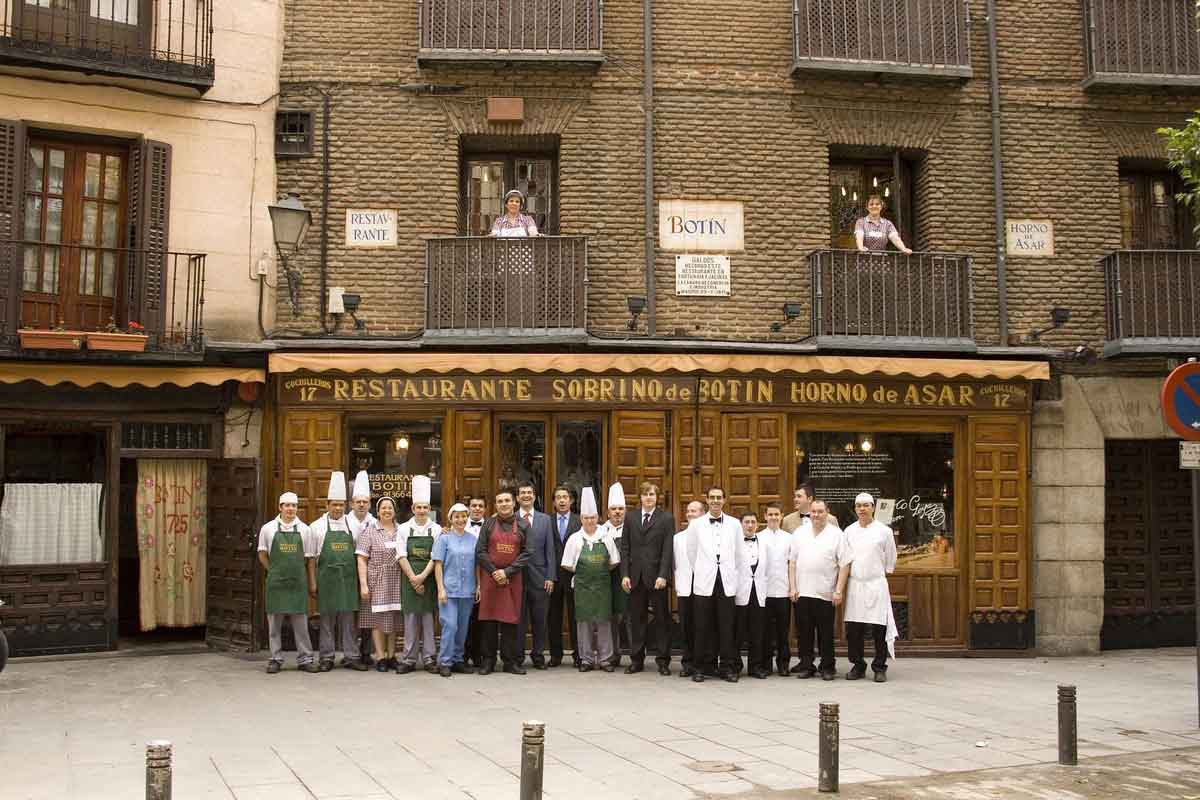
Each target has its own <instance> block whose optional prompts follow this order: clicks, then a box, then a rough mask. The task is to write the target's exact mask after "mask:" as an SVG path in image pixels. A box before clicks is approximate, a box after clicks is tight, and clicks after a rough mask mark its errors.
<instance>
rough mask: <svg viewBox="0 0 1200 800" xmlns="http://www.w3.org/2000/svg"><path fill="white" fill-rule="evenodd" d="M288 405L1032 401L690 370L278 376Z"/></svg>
mask: <svg viewBox="0 0 1200 800" xmlns="http://www.w3.org/2000/svg"><path fill="white" fill-rule="evenodd" d="M279 387H280V400H281V402H283V403H286V404H302V405H304V404H338V405H340V404H352V405H369V404H372V403H402V402H410V403H411V402H417V403H435V404H456V403H471V404H479V403H487V404H489V405H498V406H507V405H516V404H522V405H528V404H530V403H535V404H541V405H547V406H555V405H564V406H568V405H569V406H587V405H622V404H628V403H644V404H647V405H693V404H695V403H697V402H698V403H700V404H701V405H714V404H715V405H747V406H805V407H816V408H847V409H857V408H921V409H942V410H946V411H953V410H964V409H978V410H981V411H987V410H998V409H1004V410H1010V411H1019V410H1024V409H1027V408H1028V407H1029V388H1028V384H1026V383H1025V382H1023V381H1011V382H1003V383H1001V382H997V383H988V382H985V381H937V380H907V381H906V380H894V381H892V380H882V379H875V378H866V377H864V378H842V377H838V378H833V377H825V376H823V375H821V376H815V377H808V376H803V375H800V376H794V377H780V376H777V375H760V376H745V375H738V376H729V377H723V376H709V377H700V378H697V377H695V376H689V375H624V374H617V375H591V374H588V375H575V374H566V373H553V372H552V373H544V374H539V375H519V374H518V375H503V376H491V375H441V376H434V377H425V376H412V375H401V374H393V375H371V374H368V375H344V376H337V377H330V376H327V375H307V374H303V373H294V374H291V375H287V376H283V377H281V379H280V382H279Z"/></svg>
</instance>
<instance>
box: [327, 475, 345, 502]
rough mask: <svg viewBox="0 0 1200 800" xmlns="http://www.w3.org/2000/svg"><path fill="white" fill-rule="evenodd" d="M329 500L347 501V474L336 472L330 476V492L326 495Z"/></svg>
mask: <svg viewBox="0 0 1200 800" xmlns="http://www.w3.org/2000/svg"><path fill="white" fill-rule="evenodd" d="M325 499H327V500H343V501H344V500H345V499H346V473H344V472H335V473H333V474H332V475H330V476H329V492H328V493H326V495H325Z"/></svg>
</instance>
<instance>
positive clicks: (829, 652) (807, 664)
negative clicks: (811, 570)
mask: <svg viewBox="0 0 1200 800" xmlns="http://www.w3.org/2000/svg"><path fill="white" fill-rule="evenodd" d="M833 615H834V609H833V603H831V602H829V601H828V600H822V599H820V598H819V597H801V598H799V599H798V600H796V655H798V656H799V657H800V666H801V667H802V668H804V669H813V668H814V667H813V637H814V636H815V637H816V640H817V652H818V653H820V655H821V663H820V664H819V665H817V666H816V669H817V671H818V672H833V671H834V669H835V667H834V656H833ZM853 624H855V623H853V622H847V623H846V636H847V638H848V637H849V636H850V626H851V625H853ZM861 647H862V639H861V638H860V639H859V648H860V649H859V655H862V649H861Z"/></svg>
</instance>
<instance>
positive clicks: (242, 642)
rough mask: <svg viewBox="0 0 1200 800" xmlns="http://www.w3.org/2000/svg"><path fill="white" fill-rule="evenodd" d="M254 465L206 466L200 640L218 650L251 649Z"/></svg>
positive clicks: (231, 462) (255, 502)
mask: <svg viewBox="0 0 1200 800" xmlns="http://www.w3.org/2000/svg"><path fill="white" fill-rule="evenodd" d="M258 497H259V491H258V461H257V460H255V459H252V458H240V459H222V460H213V461H210V462H208V553H207V559H208V576H207V582H208V588H207V593H208V625H207V627H206V628H205V632H204V638H205V641H207V642H208V645H209V646H210V647H214V648H216V649H218V650H235V651H241V652H248V651H251V650H254V649H255V636H254V608H255V596H254V587H255V580H254V575H255V565H256V564H257V563H258V562H257V559H256V557H255V551H256V550H257V549H258V527H259V525H260V524H261V522H262V520H261V519H260V518H261V517H262V516H263V515H262V514H260V513H259V510H258Z"/></svg>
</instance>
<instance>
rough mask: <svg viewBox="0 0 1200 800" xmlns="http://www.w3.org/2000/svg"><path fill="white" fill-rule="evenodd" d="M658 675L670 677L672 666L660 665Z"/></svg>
mask: <svg viewBox="0 0 1200 800" xmlns="http://www.w3.org/2000/svg"><path fill="white" fill-rule="evenodd" d="M658 674H659V675H670V674H671V666H670V665H669V664H659V665H658Z"/></svg>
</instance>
